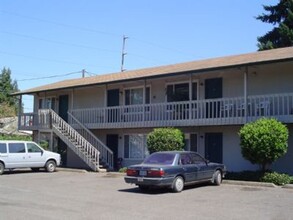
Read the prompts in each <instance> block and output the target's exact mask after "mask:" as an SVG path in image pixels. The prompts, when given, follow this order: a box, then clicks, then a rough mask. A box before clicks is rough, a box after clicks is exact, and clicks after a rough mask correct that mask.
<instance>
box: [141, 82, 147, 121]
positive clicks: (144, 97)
mask: <svg viewBox="0 0 293 220" xmlns="http://www.w3.org/2000/svg"><path fill="white" fill-rule="evenodd" d="M142 102H143V115H142V121H143V122H144V121H145V104H146V103H145V102H146V79H144V86H143V97H142Z"/></svg>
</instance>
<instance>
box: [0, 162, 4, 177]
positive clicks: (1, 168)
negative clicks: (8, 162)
mask: <svg viewBox="0 0 293 220" xmlns="http://www.w3.org/2000/svg"><path fill="white" fill-rule="evenodd" d="M4 168H5V167H4V164H3V163H2V162H0V175H2V174H3V173H4Z"/></svg>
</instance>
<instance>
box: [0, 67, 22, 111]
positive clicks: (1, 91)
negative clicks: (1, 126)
mask: <svg viewBox="0 0 293 220" xmlns="http://www.w3.org/2000/svg"><path fill="white" fill-rule="evenodd" d="M16 91H19V90H18V85H17V82H16V81H13V80H12V79H11V70H10V69H9V68H7V69H6V68H5V67H4V68H3V69H2V71H1V74H0V105H2V107H3V106H5V108H7V107H12V109H14V110H15V112H16V111H17V110H18V101H17V98H16V97H14V96H10V94H11V93H13V92H16ZM3 108H4V107H3Z"/></svg>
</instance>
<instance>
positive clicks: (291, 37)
mask: <svg viewBox="0 0 293 220" xmlns="http://www.w3.org/2000/svg"><path fill="white" fill-rule="evenodd" d="M263 8H264V10H265V11H267V12H268V13H267V14H264V13H263V14H262V15H259V16H257V17H256V19H258V20H261V21H262V22H265V23H271V24H273V25H274V28H273V30H271V31H269V32H267V33H266V34H265V35H263V36H261V37H258V38H257V40H258V45H257V46H258V48H259V50H269V49H274V48H280V47H289V46H293V0H280V2H279V3H278V4H277V5H274V6H265V5H264V6H263Z"/></svg>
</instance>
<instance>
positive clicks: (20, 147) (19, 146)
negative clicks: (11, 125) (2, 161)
mask: <svg viewBox="0 0 293 220" xmlns="http://www.w3.org/2000/svg"><path fill="white" fill-rule="evenodd" d="M8 149H9V153H25V147H24V143H9V144H8Z"/></svg>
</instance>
